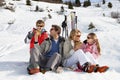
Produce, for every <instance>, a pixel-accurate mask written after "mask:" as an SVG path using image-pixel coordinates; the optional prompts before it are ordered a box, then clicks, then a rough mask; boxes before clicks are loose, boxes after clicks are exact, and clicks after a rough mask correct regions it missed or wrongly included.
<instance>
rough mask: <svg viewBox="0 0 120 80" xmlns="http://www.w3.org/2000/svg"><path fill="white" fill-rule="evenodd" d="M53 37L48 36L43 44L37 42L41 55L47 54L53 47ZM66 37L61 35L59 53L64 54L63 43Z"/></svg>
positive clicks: (36, 46) (36, 45)
mask: <svg viewBox="0 0 120 80" xmlns="http://www.w3.org/2000/svg"><path fill="white" fill-rule="evenodd" d="M51 40H52V37H49V38H47V39H46V40H45V41H43V43H42V44H41V45H38V44H35V49H36V51H37V52H38V53H39V54H40V55H46V54H47V53H48V52H49V51H50V50H51V47H52V45H51V44H52V42H51ZM64 41H65V40H64V38H63V37H59V42H60V43H59V54H60V55H61V56H63V44H64Z"/></svg>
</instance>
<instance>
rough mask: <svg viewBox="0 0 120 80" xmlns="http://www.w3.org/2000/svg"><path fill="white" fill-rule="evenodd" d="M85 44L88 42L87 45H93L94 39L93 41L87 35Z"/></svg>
mask: <svg viewBox="0 0 120 80" xmlns="http://www.w3.org/2000/svg"><path fill="white" fill-rule="evenodd" d="M87 42H88V43H89V44H93V43H94V39H93V38H92V37H91V36H90V35H88V36H87Z"/></svg>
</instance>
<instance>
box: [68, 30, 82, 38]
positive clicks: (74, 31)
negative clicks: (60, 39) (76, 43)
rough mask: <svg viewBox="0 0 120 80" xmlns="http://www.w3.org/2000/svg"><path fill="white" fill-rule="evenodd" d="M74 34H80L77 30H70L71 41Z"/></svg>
mask: <svg viewBox="0 0 120 80" xmlns="http://www.w3.org/2000/svg"><path fill="white" fill-rule="evenodd" d="M76 33H81V32H80V30H78V29H72V31H71V32H70V36H69V38H70V39H71V40H72V39H73V37H74V36H75V34H76Z"/></svg>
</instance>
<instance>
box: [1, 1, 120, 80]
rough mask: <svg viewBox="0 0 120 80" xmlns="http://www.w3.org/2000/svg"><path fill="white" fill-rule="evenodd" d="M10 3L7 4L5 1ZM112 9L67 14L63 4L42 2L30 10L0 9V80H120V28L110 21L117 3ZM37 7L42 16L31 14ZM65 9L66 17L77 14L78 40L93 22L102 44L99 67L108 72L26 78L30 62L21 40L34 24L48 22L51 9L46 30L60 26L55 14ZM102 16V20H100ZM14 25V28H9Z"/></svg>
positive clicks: (20, 4) (19, 6)
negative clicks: (106, 66) (44, 18)
mask: <svg viewBox="0 0 120 80" xmlns="http://www.w3.org/2000/svg"><path fill="white" fill-rule="evenodd" d="M6 1H10V0H6ZM112 2H113V5H115V6H113V8H112V9H108V8H107V7H106V5H104V6H102V7H100V8H96V7H94V6H91V7H88V8H83V7H75V8H74V10H68V9H67V6H66V5H63V4H50V3H44V2H39V3H38V2H32V6H26V5H25V1H24V0H21V1H13V3H14V4H15V6H16V10H15V12H11V11H9V10H6V9H2V8H0V80H119V79H120V54H119V52H120V44H119V42H120V38H119V37H120V34H119V32H120V24H118V23H117V22H116V20H115V19H113V18H111V17H110V12H111V11H116V10H120V9H119V8H120V5H119V4H120V3H119V2H118V1H114V0H113V1H112ZM36 5H39V7H40V8H43V9H44V10H45V11H44V12H34V11H30V10H33V9H34V8H35V6H36ZM62 5H63V6H64V7H65V10H66V11H67V12H66V13H65V14H69V12H70V11H76V14H77V16H78V25H77V27H78V29H80V30H81V32H82V36H81V40H84V39H86V35H87V34H88V33H89V32H91V31H88V30H87V29H88V25H89V24H90V22H93V24H94V25H95V27H96V29H97V31H95V33H96V34H97V36H98V38H99V41H100V44H101V49H102V52H101V54H102V55H101V57H100V58H99V60H98V61H99V63H100V65H108V66H109V67H110V69H109V70H108V71H107V72H106V73H76V72H72V71H64V72H62V73H60V74H57V73H54V72H47V73H45V74H42V73H38V74H35V75H31V76H30V75H28V74H27V71H26V67H27V65H28V61H29V44H24V38H25V36H26V34H27V32H28V31H29V30H31V29H32V28H33V27H35V22H36V21H37V20H38V19H42V18H43V17H47V18H48V16H47V15H48V13H49V12H47V10H46V9H52V11H51V12H50V13H49V14H51V15H52V19H47V20H46V22H45V23H46V25H45V28H46V30H47V31H48V32H49V29H50V28H51V25H52V24H57V25H61V23H62V21H63V20H64V16H63V15H58V14H57V13H56V12H57V11H59V10H60V7H61V6H62ZM103 13H105V17H103ZM11 22H14V24H11V25H10V24H8V23H11ZM69 30H70V28H69Z"/></svg>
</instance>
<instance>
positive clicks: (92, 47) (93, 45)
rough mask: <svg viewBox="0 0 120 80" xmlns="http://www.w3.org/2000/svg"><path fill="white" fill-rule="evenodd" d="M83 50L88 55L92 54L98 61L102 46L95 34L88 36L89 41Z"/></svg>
mask: <svg viewBox="0 0 120 80" xmlns="http://www.w3.org/2000/svg"><path fill="white" fill-rule="evenodd" d="M82 50H83V51H84V52H85V53H86V54H87V53H90V54H92V56H93V57H94V58H95V59H97V58H98V57H99V56H100V55H101V54H100V45H99V42H98V39H97V36H96V34H95V33H89V34H88V35H87V40H85V41H84V43H83V45H82Z"/></svg>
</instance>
